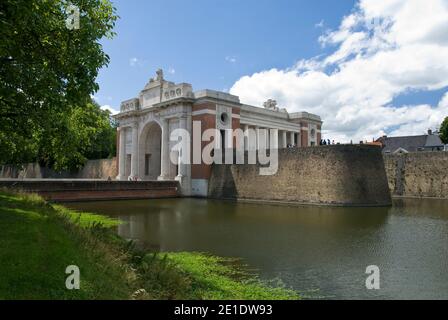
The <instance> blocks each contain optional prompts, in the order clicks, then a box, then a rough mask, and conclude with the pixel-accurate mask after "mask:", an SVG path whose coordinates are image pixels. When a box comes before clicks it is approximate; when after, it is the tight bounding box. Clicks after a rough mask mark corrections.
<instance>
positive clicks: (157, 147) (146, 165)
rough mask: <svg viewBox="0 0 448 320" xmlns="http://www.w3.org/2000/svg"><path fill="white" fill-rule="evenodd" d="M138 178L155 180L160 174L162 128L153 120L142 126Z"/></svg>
mask: <svg viewBox="0 0 448 320" xmlns="http://www.w3.org/2000/svg"><path fill="white" fill-rule="evenodd" d="M138 140H139V146H138V150H139V151H138V153H139V156H138V159H139V169H140V170H139V176H140V179H142V180H157V178H158V177H159V176H160V173H161V151H162V127H161V125H160V124H159V122H158V121H157V120H155V119H152V120H151V121H148V122H146V123H145V125H144V126H142V129H141V131H140V136H139V139H138Z"/></svg>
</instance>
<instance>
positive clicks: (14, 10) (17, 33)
mask: <svg viewBox="0 0 448 320" xmlns="http://www.w3.org/2000/svg"><path fill="white" fill-rule="evenodd" d="M70 3H71V4H73V5H74V6H76V7H78V8H79V11H80V25H79V26H80V28H79V29H74V30H73V29H72V30H71V29H69V28H67V24H66V20H67V19H68V18H69V17H70V14H71V13H72V12H70V11H68V10H67V6H68V4H69V3H68V1H66V0H2V1H1V2H0V37H1V39H2V40H1V42H0V150H1V152H0V164H6V163H8V164H16V165H20V164H23V163H25V162H29V161H32V160H35V159H40V160H42V161H44V162H45V161H48V162H52V164H53V165H54V166H55V167H57V168H68V167H70V168H71V167H73V165H75V164H77V163H80V162H82V161H81V160H82V151H83V150H82V149H83V148H84V142H83V141H81V140H79V139H76V138H78V137H72V136H71V135H76V134H77V133H75V132H73V131H70V130H69V129H70V127H71V126H73V124H72V123H70V121H71V117H77V116H78V117H79V114H77V112H81V113H82V110H85V111H86V112H89V108H90V107H91V98H90V96H91V94H93V93H95V92H96V91H97V90H98V84H97V83H96V82H95V80H96V77H97V75H98V71H99V69H100V68H102V67H104V66H106V65H107V64H108V62H109V57H108V56H107V54H105V53H104V52H103V48H102V46H101V44H100V43H99V40H100V39H102V38H103V37H108V38H111V37H113V36H114V33H113V31H112V29H113V27H114V25H115V21H116V19H117V16H116V15H115V9H114V8H113V6H112V4H111V3H110V2H109V1H108V0H72V1H71V2H70ZM84 120H85V119H84ZM86 130H87V129H86ZM80 137H81V136H80ZM72 138H75V139H73V140H70V139H72ZM74 142H78V143H79V144H78V145H76V144H75V143H74ZM75 166H76V165H75Z"/></svg>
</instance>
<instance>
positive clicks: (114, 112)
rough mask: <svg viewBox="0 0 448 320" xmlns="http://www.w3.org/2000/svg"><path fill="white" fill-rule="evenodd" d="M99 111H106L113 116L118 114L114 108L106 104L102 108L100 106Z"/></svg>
mask: <svg viewBox="0 0 448 320" xmlns="http://www.w3.org/2000/svg"><path fill="white" fill-rule="evenodd" d="M101 110H107V111H109V112H110V114H111V115H115V114H117V113H118V110H117V109H115V108H114V107H111V106H110V105H108V104H106V105H104V106H101Z"/></svg>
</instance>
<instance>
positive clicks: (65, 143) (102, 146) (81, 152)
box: [37, 102, 116, 170]
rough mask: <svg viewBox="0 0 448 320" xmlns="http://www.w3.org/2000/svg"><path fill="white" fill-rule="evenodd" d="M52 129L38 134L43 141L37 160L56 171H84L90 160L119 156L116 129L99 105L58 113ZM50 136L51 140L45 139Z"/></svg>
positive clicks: (92, 104) (91, 104) (106, 112)
mask: <svg viewBox="0 0 448 320" xmlns="http://www.w3.org/2000/svg"><path fill="white" fill-rule="evenodd" d="M52 123H53V124H52V125H50V126H48V128H46V130H38V131H37V132H38V133H39V136H38V139H39V140H40V141H41V144H40V146H39V147H40V148H39V149H38V153H37V159H38V160H39V162H40V163H41V165H45V166H49V167H53V168H55V169H56V170H70V169H76V168H80V167H81V166H82V165H84V163H85V161H86V160H87V159H102V158H108V157H112V156H114V155H115V153H116V144H115V142H116V127H115V126H114V125H113V123H112V122H111V118H110V113H109V111H105V110H101V108H100V106H99V105H98V104H96V103H95V102H89V103H87V104H86V105H85V106H83V107H78V106H75V107H73V108H72V109H71V110H70V112H69V113H68V114H65V115H63V114H60V113H58V114H57V115H56V116H55V117H54V120H53V121H52ZM45 135H47V137H44V136H45Z"/></svg>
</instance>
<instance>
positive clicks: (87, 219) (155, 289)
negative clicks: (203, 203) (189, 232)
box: [0, 190, 299, 300]
mask: <svg viewBox="0 0 448 320" xmlns="http://www.w3.org/2000/svg"><path fill="white" fill-rule="evenodd" d="M119 223H120V222H119V221H118V220H115V219H110V218H108V217H105V216H100V215H94V214H89V213H80V212H75V211H73V210H70V209H67V208H65V207H63V206H60V205H51V204H49V203H47V202H45V201H44V200H43V199H42V198H40V197H39V196H37V195H29V194H20V193H11V192H8V191H6V190H3V191H2V190H0V299H131V298H134V299H220V300H226V299H298V298H299V296H298V294H297V293H296V292H294V291H291V290H288V289H285V288H284V287H282V286H281V285H276V286H272V285H270V284H267V283H263V282H261V281H259V280H258V279H257V278H256V277H255V276H253V275H249V274H248V273H246V272H245V271H244V270H242V269H241V268H238V267H235V263H234V262H235V261H234V260H231V259H224V258H220V257H214V256H210V255H206V254H201V253H191V252H183V253H168V254H156V253H148V252H141V251H138V250H136V249H135V248H133V246H132V243H129V242H127V241H125V240H124V239H122V238H120V237H118V236H117V235H116V234H115V232H114V231H113V230H112V229H111V228H112V227H114V226H116V225H118V224H119ZM69 265H77V266H78V267H79V268H80V271H81V290H73V291H70V290H67V289H66V288H65V280H66V277H67V275H66V274H65V268H66V267H67V266H69Z"/></svg>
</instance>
